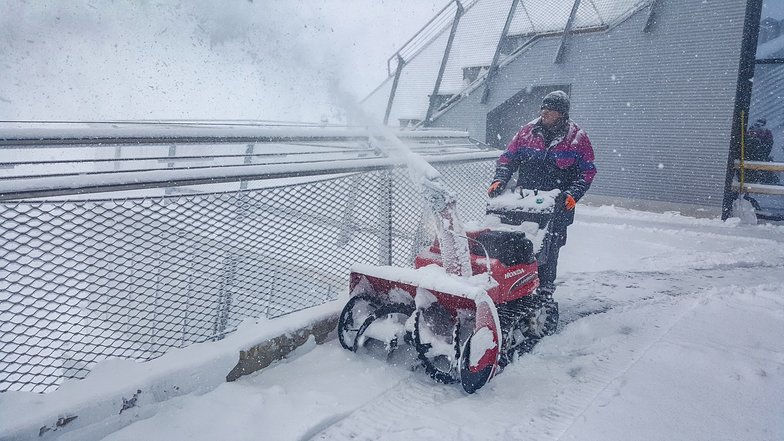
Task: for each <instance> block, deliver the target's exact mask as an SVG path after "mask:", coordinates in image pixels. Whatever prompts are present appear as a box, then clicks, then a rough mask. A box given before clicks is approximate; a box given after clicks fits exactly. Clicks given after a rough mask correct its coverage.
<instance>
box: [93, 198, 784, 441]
mask: <svg viewBox="0 0 784 441" xmlns="http://www.w3.org/2000/svg"><path fill="white" fill-rule="evenodd" d="M569 236H570V239H569V244H568V245H567V247H566V248H564V249H563V251H562V258H561V259H562V260H561V274H560V276H559V280H560V281H561V284H560V286H559V288H558V292H557V293H556V297H557V299H558V301H559V302H560V306H561V311H562V323H561V328H560V330H559V333H558V334H556V335H554V336H551V337H548V338H545V339H543V340H542V342H541V343H540V344H539V345H538V346H537V347H536V348H535V350H534V351H533V353H531V354H529V355H526V356H524V357H522V358H521V359H519V360H518V361H517V362H516V363H514V364H512V365H510V366H509V367H507V369H506V370H505V371H504V372H503V373H502V374H501V375H499V376H498V377H496V378H495V379H494V380H492V381H491V382H490V383H489V384H488V385H487V386H486V387H485V388H483V389H482V390H480V391H479V392H478V393H476V394H474V395H466V394H464V393H463V392H462V391H461V390H460V388H459V386H444V385H439V384H435V383H434V382H432V381H431V380H430V379H429V378H428V377H427V376H426V375H425V374H424V372H422V371H414V372H411V371H410V370H408V369H406V368H405V367H404V366H402V365H398V366H395V365H390V364H388V363H386V362H384V361H382V360H377V359H374V358H372V357H361V356H359V355H356V354H352V353H349V352H347V351H345V350H343V349H341V348H340V346H339V344H338V343H337V342H336V341H332V342H330V343H327V344H325V345H323V346H315V345H310V346H308V347H307V348H303V349H302V350H300V351H298V352H297V353H295V354H293V356H292V357H290V358H289V359H288V360H285V361H283V362H280V363H278V364H277V365H275V366H274V367H271V368H268V369H266V370H264V371H262V372H260V373H258V374H255V375H253V376H249V377H247V378H244V379H241V380H240V381H238V382H236V383H226V384H223V385H221V386H220V387H218V388H217V389H215V390H214V391H212V392H209V393H207V394H204V395H201V396H185V397H180V398H176V399H173V400H170V401H169V402H167V403H166V404H165V405H163V406H162V407H161V408H160V409H159V410H158V412H157V414H156V415H155V416H153V417H152V418H149V419H147V420H143V421H140V422H138V423H135V424H133V425H131V426H129V427H126V428H125V429H123V430H121V431H119V432H116V433H114V434H112V435H111V436H109V437H107V438H106V439H107V440H112V441H116V440H138V439H162V440H163V439H165V440H212V439H233V440H245V439H247V440H309V439H315V440H346V439H355V440H414V439H416V440H444V439H454V440H522V439H525V440H571V439H576V440H599V439H601V440H629V439H634V440H660V439H689V440H722V439H726V440H740V439H742V440H774V439H784V420H782V419H781V415H782V414H784V339H782V335H784V227H781V226H757V227H738V226H732V225H728V224H725V223H721V222H719V221H707V220H695V219H689V218H683V217H679V216H668V215H650V214H642V213H635V212H618V211H616V210H614V209H610V208H599V209H593V208H583V207H581V212H580V214H579V215H578V222H577V223H576V224H575V225H574V226H573V227H572V228H570V230H569Z"/></svg>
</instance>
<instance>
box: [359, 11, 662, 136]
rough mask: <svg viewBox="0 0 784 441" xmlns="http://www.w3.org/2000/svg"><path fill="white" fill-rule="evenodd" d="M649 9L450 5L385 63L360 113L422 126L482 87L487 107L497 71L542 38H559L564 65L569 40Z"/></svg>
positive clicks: (557, 56)
mask: <svg viewBox="0 0 784 441" xmlns="http://www.w3.org/2000/svg"><path fill="white" fill-rule="evenodd" d="M654 4H655V0H471V1H469V0H465V1H457V0H454V1H451V2H449V3H448V4H447V5H446V6H445V7H444V8H443V9H441V10H440V11H439V12H438V13H437V14H436V15H435V16H434V17H433V18H432V19H431V20H430V21H429V22H428V23H427V24H426V25H425V26H424V27H423V28H422V29H420V30H419V31H418V32H417V33H416V34H415V35H414V36H413V37H412V38H411V39H410V40H409V41H407V42H406V43H405V44H404V45H403V46H402V47H401V49H400V50H398V51H397V52H395V53H394V54H392V55H391V56H390V57H389V59H388V60H387V73H388V75H389V76H388V78H387V79H386V80H385V81H384V82H383V83H382V84H381V85H379V86H378V87H377V88H376V89H375V90H373V91H372V92H371V93H370V94H369V95H368V96H367V97H365V99H364V100H363V108H365V109H366V110H367V111H368V112H370V113H372V114H374V115H377V116H378V117H379V120H380V121H381V120H383V122H384V124H391V125H396V123H397V124H400V125H401V126H409V127H427V126H428V125H430V123H431V122H432V121H434V120H435V119H437V118H438V117H439V116H440V115H442V114H443V112H444V111H446V110H447V109H448V108H449V107H450V106H452V105H454V104H455V103H456V102H458V101H460V100H461V99H463V98H464V97H466V96H468V95H470V94H471V93H472V92H473V91H474V90H475V89H477V88H479V87H482V86H483V87H484V90H483V92H482V101H486V100H487V99H488V98H489V95H490V93H491V89H490V87H491V83H492V80H493V78H494V76H495V75H496V74H497V72H498V70H499V69H501V68H502V67H503V66H505V65H506V64H508V63H509V62H510V61H512V60H513V59H514V58H515V57H517V56H518V55H520V54H521V53H523V52H524V51H525V50H527V49H528V48H529V47H530V46H531V45H532V44H533V43H534V42H536V41H538V40H539V39H541V38H545V37H547V38H551V37H556V38H560V44H559V45H558V46H557V51H556V52H555V53H554V54H553V60H554V62H556V63H560V62H564V60H565V59H566V58H565V54H567V50H568V47H569V37H570V35H571V34H576V33H585V32H601V31H606V30H608V29H610V28H611V27H613V26H615V25H617V24H618V23H621V22H623V21H624V20H626V19H628V18H629V17H630V16H631V15H632V14H634V13H637V12H639V11H641V10H643V9H644V8H649V15H652V14H653V10H654V9H653V5H654ZM648 21H650V17H649V20H648ZM649 26H650V23H648V24H646V28H648V27H649ZM382 106H383V108H382ZM382 116H383V119H382V118H381V117H382ZM390 121H391V122H390Z"/></svg>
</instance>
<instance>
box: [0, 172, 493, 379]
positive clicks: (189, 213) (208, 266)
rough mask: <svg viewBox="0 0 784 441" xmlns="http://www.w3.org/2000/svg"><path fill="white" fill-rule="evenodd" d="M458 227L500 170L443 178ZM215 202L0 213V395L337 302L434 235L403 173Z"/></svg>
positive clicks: (36, 205)
mask: <svg viewBox="0 0 784 441" xmlns="http://www.w3.org/2000/svg"><path fill="white" fill-rule="evenodd" d="M438 168H439V169H440V171H441V173H442V174H443V176H444V179H445V181H446V182H447V183H448V185H449V187H450V188H451V189H452V190H454V191H455V192H456V194H457V196H458V200H459V209H460V210H461V214H462V216H463V218H464V220H466V221H472V220H474V221H475V220H479V219H480V218H481V216H482V215H483V210H484V204H485V196H484V190H485V185H486V184H487V182H488V180H489V178H490V176H491V174H492V170H493V161H491V160H482V161H474V162H461V163H448V162H446V163H441V164H440V165H439V166H438ZM282 182H284V181H280V180H276V181H273V182H271V183H267V185H262V186H259V185H258V184H259V182H258V181H257V182H256V183H253V182H251V184H256V185H251V187H254V186H255V187H262V188H251V189H247V188H245V189H240V190H239V191H231V192H224V193H213V194H195V195H185V196H182V195H169V196H155V197H139V198H123V199H116V200H114V199H106V200H57V201H53V200H49V201H12V202H8V201H6V202H0V225H1V226H0V392H2V391H7V390H24V391H35V392H47V391H51V390H54V389H56V388H57V386H58V385H59V384H60V383H61V382H62V380H63V379H65V378H83V377H85V376H86V375H87V374H88V372H89V370H90V368H91V366H93V365H94V364H95V363H96V362H98V361H100V360H103V359H106V358H110V357H119V358H126V359H134V360H150V359H153V358H155V357H158V356H160V355H162V354H164V353H165V352H166V351H167V350H169V349H171V348H179V347H184V346H188V345H190V344H193V343H198V342H205V341H210V340H217V339H221V338H222V337H223V336H225V335H226V334H227V333H230V332H232V331H234V330H235V329H236V328H237V326H238V325H239V324H240V322H242V321H243V320H246V319H258V318H273V317H278V316H281V315H284V314H287V313H290V312H293V311H297V310H301V309H304V308H308V307H311V306H314V305H319V304H322V303H324V302H327V301H329V300H333V299H335V298H337V297H338V296H339V295H341V294H342V293H344V292H345V290H346V287H347V276H348V272H349V267H350V265H352V264H353V263H372V264H375V263H379V264H395V265H401V266H408V265H410V264H411V259H412V257H413V255H414V253H416V252H417V251H418V247H420V246H423V244H426V243H428V242H429V240H430V238H431V237H432V235H433V227H432V219H431V218H430V216H429V215H428V213H426V212H425V211H424V207H423V203H422V200H421V197H420V195H419V192H418V190H417V189H416V188H415V187H414V186H413V184H412V183H411V182H410V180H409V177H408V172H407V170H405V169H399V168H394V169H387V170H371V171H365V172H358V173H347V174H340V175H335V176H321V177H318V178H315V177H314V178H308V179H307V180H305V181H303V180H302V179H299V182H295V183H290V184H286V185H282Z"/></svg>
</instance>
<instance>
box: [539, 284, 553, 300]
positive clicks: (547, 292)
mask: <svg viewBox="0 0 784 441" xmlns="http://www.w3.org/2000/svg"><path fill="white" fill-rule="evenodd" d="M553 294H555V284H554V283H552V282H543V283H542V284H541V285H539V288H538V289H537V290H536V295H538V296H541V297H543V298H545V299H548V300H552V298H553Z"/></svg>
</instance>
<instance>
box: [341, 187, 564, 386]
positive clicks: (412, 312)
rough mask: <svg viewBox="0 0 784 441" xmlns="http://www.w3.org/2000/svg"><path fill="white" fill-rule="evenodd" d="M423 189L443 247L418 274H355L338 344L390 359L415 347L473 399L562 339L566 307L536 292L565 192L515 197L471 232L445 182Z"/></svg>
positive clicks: (387, 270)
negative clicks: (550, 339)
mask: <svg viewBox="0 0 784 441" xmlns="http://www.w3.org/2000/svg"><path fill="white" fill-rule="evenodd" d="M423 187H424V196H425V199H426V200H427V201H428V203H429V205H430V207H431V208H432V210H433V213H434V214H435V218H436V232H437V237H436V240H435V241H434V243H433V244H432V246H430V248H428V249H426V250H424V251H422V252H421V253H419V255H417V256H416V258H415V260H414V268H400V267H393V266H371V265H355V266H354V267H352V272H351V278H350V299H349V301H348V302H347V304H346V305H345V307H344V308H343V311H342V312H341V314H340V319H339V322H338V338H339V340H340V343H341V345H342V346H343V347H344V348H346V349H348V350H350V351H354V352H356V351H357V350H358V349H359V348H362V347H364V346H366V345H368V344H369V343H370V342H371V341H372V342H375V343H376V344H378V343H381V344H382V345H383V348H385V350H386V351H389V352H392V351H394V350H395V349H396V348H397V347H398V346H399V345H400V344H401V343H407V344H411V345H412V346H413V347H414V348H415V349H416V353H417V357H418V359H419V361H420V362H421V364H422V366H424V368H425V370H426V372H427V373H428V374H429V375H430V376H431V377H432V378H434V379H435V380H436V381H439V382H442V383H454V382H460V383H461V384H462V386H463V389H464V390H465V391H466V392H468V393H473V392H475V391H476V390H478V389H479V388H481V387H482V386H484V385H485V384H486V383H487V382H488V381H489V380H490V379H491V378H492V377H493V376H494V375H495V374H497V373H498V372H500V370H501V369H503V368H504V366H506V365H507V364H508V363H510V362H511V361H513V360H514V358H515V357H516V356H517V355H519V354H522V353H525V352H528V351H530V350H531V349H532V348H533V346H534V345H535V344H536V343H537V342H538V341H539V339H541V338H542V337H543V336H546V335H550V334H552V333H554V332H555V330H556V327H557V324H558V304H557V303H556V302H554V301H553V300H552V298H551V297H544V296H540V295H538V294H536V288H537V287H538V286H539V278H538V274H537V269H538V262H545V261H546V259H547V256H546V254H547V253H546V250H547V249H548V248H549V246H548V243H549V240H551V231H552V227H553V222H552V219H553V217H554V213H555V210H556V205H557V204H556V203H555V197H556V196H557V195H558V194H559V193H560V192H559V190H552V191H538V192H537V191H533V190H520V191H518V192H507V193H506V194H503V195H501V196H499V197H497V198H494V199H491V200H490V201H489V203H488V206H487V215H486V217H485V221H484V222H483V224H482V225H481V226H480V227H478V228H474V229H471V230H468V231H466V230H464V228H463V226H462V224H461V223H460V222H459V220H458V218H457V216H456V212H455V199H454V197H453V196H452V195H451V193H449V192H448V191H446V190H445V189H444V188H443V185H442V184H441V180H440V179H432V178H431V179H429V180H427V181H426V182H425V183H424V185H423Z"/></svg>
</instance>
